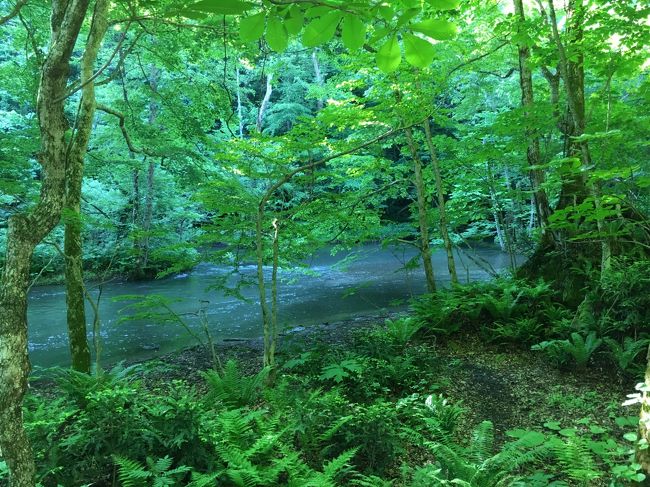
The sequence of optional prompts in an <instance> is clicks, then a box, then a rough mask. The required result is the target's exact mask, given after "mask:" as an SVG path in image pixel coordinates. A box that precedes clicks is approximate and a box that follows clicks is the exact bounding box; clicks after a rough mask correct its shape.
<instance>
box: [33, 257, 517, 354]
mask: <svg viewBox="0 0 650 487" xmlns="http://www.w3.org/2000/svg"><path fill="white" fill-rule="evenodd" d="M415 255H416V251H415V249H412V248H410V247H400V248H386V249H384V248H381V247H379V246H376V245H367V246H364V247H362V248H361V249H359V250H355V251H354V252H350V253H346V254H341V253H339V254H337V255H336V256H331V255H329V254H328V253H326V252H321V253H318V254H317V255H315V256H314V257H313V258H312V259H311V260H310V261H309V262H307V263H306V264H307V266H306V268H305V269H300V270H287V271H280V272H279V276H280V278H281V284H280V286H279V293H278V295H279V296H278V301H279V304H280V307H279V322H280V324H281V326H282V327H288V328H294V327H296V326H309V325H312V324H315V323H321V322H325V321H330V322H331V321H336V320H340V319H344V318H346V317H349V316H351V315H355V314H372V313H380V312H382V311H383V310H386V309H387V308H390V307H393V306H395V305H396V303H397V302H402V303H403V302H405V300H407V299H408V298H410V297H412V296H414V295H417V294H420V293H423V292H425V287H426V286H425V283H424V274H423V272H422V270H420V269H416V270H408V271H406V270H404V265H405V264H406V263H407V262H408V261H409V260H410V259H411V258H412V257H414V256H415ZM476 255H477V256H478V257H480V258H481V259H484V260H485V261H486V262H487V263H489V265H491V266H492V267H493V268H494V269H497V270H499V269H504V268H506V267H507V265H508V257H507V256H506V255H505V254H503V253H501V252H499V251H497V250H493V249H479V250H477V251H476ZM433 262H434V268H435V270H436V273H437V278H438V281H439V283H440V284H441V285H444V284H445V283H447V282H448V281H449V278H448V276H447V263H446V257H445V254H444V252H443V251H441V250H438V251H436V252H434V254H433ZM457 265H458V266H459V269H458V272H459V278H460V279H461V280H462V281H465V280H468V279H469V280H480V279H485V278H487V277H488V273H487V272H486V271H485V270H484V269H482V268H481V267H480V266H478V265H477V264H476V263H475V262H473V261H472V259H469V258H468V257H467V256H464V257H463V258H462V260H461V261H459V262H458V263H457ZM267 271H268V272H269V273H270V269H267ZM227 272H228V269H224V268H221V267H218V266H214V265H210V264H201V265H199V266H197V267H196V268H195V269H194V270H193V271H191V272H188V273H183V274H179V275H176V276H174V277H170V278H167V279H163V280H157V281H147V282H137V283H130V282H127V283H125V282H119V283H115V282H114V283H108V284H106V285H104V286H103V289H102V295H101V301H100V316H101V337H102V357H103V361H104V362H114V361H118V360H122V359H134V358H144V357H147V356H151V355H153V354H159V353H165V352H168V351H172V350H175V349H178V348H182V347H185V346H188V345H192V344H193V343H194V342H193V341H192V339H191V338H190V337H188V335H187V332H185V331H184V330H183V329H182V328H181V327H180V326H179V325H178V324H173V323H162V324H160V323H156V322H152V321H149V320H131V321H126V322H125V321H123V320H120V318H124V317H126V316H128V315H129V313H130V311H128V310H125V309H124V308H125V307H126V306H127V304H128V302H126V301H123V300H121V301H117V300H115V298H116V297H117V296H120V295H141V296H146V295H161V296H164V297H167V298H170V299H176V298H180V301H179V302H173V303H172V304H171V305H170V306H171V307H172V309H173V310H174V311H175V312H176V313H178V314H180V315H183V316H184V317H185V319H186V321H187V322H188V323H189V324H190V325H191V326H192V327H193V328H194V327H196V330H197V332H200V328H199V326H198V325H199V324H198V318H197V317H196V315H195V314H196V312H197V311H198V310H199V309H200V308H201V307H203V308H204V309H205V312H206V315H207V317H208V320H209V323H210V329H211V331H212V333H213V334H214V336H215V338H217V339H224V338H253V337H258V336H260V335H261V324H260V320H261V318H260V312H259V299H258V298H257V297H256V296H257V290H256V289H255V288H245V289H243V290H242V294H243V297H244V298H246V301H242V300H241V299H238V298H236V297H233V296H224V295H223V294H220V293H219V292H217V291H214V290H208V289H207V288H209V287H210V286H211V285H214V284H215V282H216V281H217V278H219V277H223V276H224V274H226V273H227ZM240 272H241V273H242V275H243V276H245V277H248V278H251V279H253V278H254V277H255V267H254V266H252V265H251V266H243V267H241V268H240ZM91 293H92V294H93V295H96V294H97V290H96V289H95V290H94V291H91ZM87 308H90V307H87ZM87 311H88V322H89V323H91V322H92V315H91V310H90V309H88V310H87ZM131 312H132V311H131ZM28 320H29V334H30V336H29V341H30V345H29V346H30V356H31V359H32V362H33V363H34V364H35V365H40V366H50V365H67V364H69V360H70V357H69V352H68V349H67V332H66V311H65V290H64V288H63V286H44V287H40V288H35V289H33V290H32V292H31V293H30V301H29V309H28Z"/></svg>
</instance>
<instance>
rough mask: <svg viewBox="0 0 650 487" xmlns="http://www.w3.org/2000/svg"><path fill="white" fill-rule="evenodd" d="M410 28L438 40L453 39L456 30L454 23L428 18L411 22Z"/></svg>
mask: <svg viewBox="0 0 650 487" xmlns="http://www.w3.org/2000/svg"><path fill="white" fill-rule="evenodd" d="M411 29H412V30H414V31H416V32H421V33H423V34H424V35H427V36H429V37H431V38H432V39H438V40H440V41H446V40H448V39H453V38H454V37H455V36H456V32H457V31H458V29H457V27H456V24H454V23H453V22H449V21H448V20H443V19H428V20H424V21H422V22H416V23H415V24H411Z"/></svg>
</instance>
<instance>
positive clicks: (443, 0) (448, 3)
mask: <svg viewBox="0 0 650 487" xmlns="http://www.w3.org/2000/svg"><path fill="white" fill-rule="evenodd" d="M426 1H427V3H428V4H429V5H431V6H432V7H433V8H434V9H436V10H455V9H457V8H458V7H459V6H460V0H426Z"/></svg>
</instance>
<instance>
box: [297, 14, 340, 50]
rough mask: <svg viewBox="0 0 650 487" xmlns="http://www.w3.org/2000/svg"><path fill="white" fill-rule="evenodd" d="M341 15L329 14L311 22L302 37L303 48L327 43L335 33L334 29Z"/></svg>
mask: <svg viewBox="0 0 650 487" xmlns="http://www.w3.org/2000/svg"><path fill="white" fill-rule="evenodd" d="M342 16H343V14H341V13H340V12H329V13H327V14H325V15H323V16H322V17H318V18H317V19H314V20H312V21H311V22H310V23H309V24H308V25H307V27H306V28H305V32H304V33H303V35H302V43H303V44H304V46H305V47H316V46H320V45H321V44H324V43H325V42H327V41H329V40H330V39H331V38H332V37H333V36H334V32H336V27H337V26H338V24H339V21H340V20H341V17H342Z"/></svg>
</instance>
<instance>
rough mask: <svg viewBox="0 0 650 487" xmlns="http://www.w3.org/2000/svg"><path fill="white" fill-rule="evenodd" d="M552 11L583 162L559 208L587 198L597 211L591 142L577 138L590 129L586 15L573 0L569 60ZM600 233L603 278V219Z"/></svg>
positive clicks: (576, 152)
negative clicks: (589, 175) (589, 179)
mask: <svg viewBox="0 0 650 487" xmlns="http://www.w3.org/2000/svg"><path fill="white" fill-rule="evenodd" d="M549 11H550V17H551V29H552V32H553V39H554V40H555V44H556V46H557V50H558V54H559V57H560V64H559V68H560V75H561V77H562V80H563V81H564V86H565V90H566V95H567V101H568V104H569V113H570V128H571V137H569V138H568V139H567V140H568V144H569V146H568V149H567V152H568V154H567V155H568V156H569V157H571V156H575V157H578V158H579V159H580V161H581V163H582V171H580V172H579V173H578V174H575V173H573V174H571V177H570V179H569V180H568V181H567V184H566V185H564V184H563V186H562V192H561V196H560V208H563V207H565V206H569V205H570V204H573V205H577V204H578V203H580V202H582V201H583V200H584V199H585V198H586V197H587V196H591V197H592V198H593V200H594V204H595V206H596V210H597V211H598V210H599V209H600V206H601V199H600V189H599V188H598V187H597V184H596V183H591V184H587V177H586V175H585V171H587V170H591V169H592V159H591V154H590V152H589V143H588V142H587V141H586V140H579V141H577V142H576V140H575V139H576V138H578V137H580V136H582V135H584V133H585V129H586V126H587V118H586V110H585V70H584V52H583V50H582V42H583V38H584V16H585V6H584V4H583V0H570V1H569V3H568V6H567V12H566V13H567V17H568V21H567V26H568V27H567V29H568V33H569V34H570V42H571V44H572V45H573V46H577V49H575V53H574V54H573V56H572V57H571V58H569V56H568V54H567V51H566V48H565V45H564V43H563V42H562V39H561V38H560V33H559V30H558V22H557V16H556V13H555V7H554V5H553V0H549ZM596 225H597V227H598V233H599V234H600V235H601V278H602V277H603V276H604V275H605V273H606V271H607V270H608V269H609V266H610V263H611V255H612V250H611V242H610V239H609V238H606V237H604V235H603V234H604V233H605V222H604V221H603V219H602V218H598V219H597V220H596Z"/></svg>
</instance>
